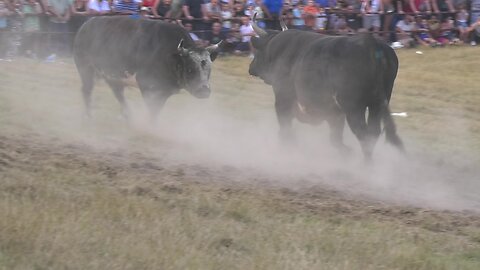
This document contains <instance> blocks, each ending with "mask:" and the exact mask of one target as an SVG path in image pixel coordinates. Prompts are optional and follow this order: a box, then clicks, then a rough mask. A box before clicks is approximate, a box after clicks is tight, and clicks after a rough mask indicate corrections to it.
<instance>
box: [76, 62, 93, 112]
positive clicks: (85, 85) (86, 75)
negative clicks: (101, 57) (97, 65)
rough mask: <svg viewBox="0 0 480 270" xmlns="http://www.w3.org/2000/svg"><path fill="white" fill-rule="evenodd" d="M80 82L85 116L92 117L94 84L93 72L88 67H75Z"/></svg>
mask: <svg viewBox="0 0 480 270" xmlns="http://www.w3.org/2000/svg"><path fill="white" fill-rule="evenodd" d="M77 69H78V73H79V74H80V79H81V81H82V96H83V101H84V103H85V114H86V116H87V117H88V118H91V116H92V91H93V86H94V83H95V70H94V69H93V68H92V67H89V66H77Z"/></svg>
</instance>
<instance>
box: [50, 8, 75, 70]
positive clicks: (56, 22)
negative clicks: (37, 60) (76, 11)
mask: <svg viewBox="0 0 480 270" xmlns="http://www.w3.org/2000/svg"><path fill="white" fill-rule="evenodd" d="M48 12H49V14H50V17H49V29H48V30H49V32H50V41H49V44H50V46H49V50H50V53H51V54H50V56H49V57H47V61H55V57H56V55H57V54H65V55H66V54H69V53H70V46H69V45H70V42H69V41H70V39H69V35H68V30H69V29H68V24H67V23H68V21H70V18H71V15H72V4H71V2H70V0H48Z"/></svg>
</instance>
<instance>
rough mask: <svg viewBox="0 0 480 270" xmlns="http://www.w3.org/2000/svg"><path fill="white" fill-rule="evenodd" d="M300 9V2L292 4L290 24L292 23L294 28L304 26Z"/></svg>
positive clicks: (301, 7)
mask: <svg viewBox="0 0 480 270" xmlns="http://www.w3.org/2000/svg"><path fill="white" fill-rule="evenodd" d="M302 10H303V5H302V4H300V3H298V4H295V5H293V10H292V15H293V21H292V24H293V28H294V29H299V30H301V29H303V28H304V27H305V22H304V20H303V18H302V16H303V14H302Z"/></svg>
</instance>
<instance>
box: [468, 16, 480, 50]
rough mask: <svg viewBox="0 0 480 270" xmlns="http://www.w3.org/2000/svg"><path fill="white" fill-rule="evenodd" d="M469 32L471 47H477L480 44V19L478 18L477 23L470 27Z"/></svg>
mask: <svg viewBox="0 0 480 270" xmlns="http://www.w3.org/2000/svg"><path fill="white" fill-rule="evenodd" d="M469 32H470V37H471V39H470V40H471V41H470V45H472V46H476V45H477V44H478V43H479V42H480V17H477V21H476V22H474V23H472V24H471V25H470V28H469Z"/></svg>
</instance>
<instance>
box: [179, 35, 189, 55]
mask: <svg viewBox="0 0 480 270" xmlns="http://www.w3.org/2000/svg"><path fill="white" fill-rule="evenodd" d="M177 51H178V53H179V54H180V55H182V56H184V55H188V50H187V49H185V48H184V47H183V38H182V39H180V42H179V43H178V46H177Z"/></svg>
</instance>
